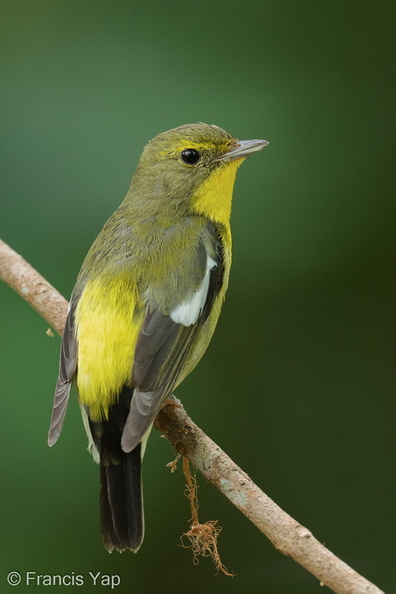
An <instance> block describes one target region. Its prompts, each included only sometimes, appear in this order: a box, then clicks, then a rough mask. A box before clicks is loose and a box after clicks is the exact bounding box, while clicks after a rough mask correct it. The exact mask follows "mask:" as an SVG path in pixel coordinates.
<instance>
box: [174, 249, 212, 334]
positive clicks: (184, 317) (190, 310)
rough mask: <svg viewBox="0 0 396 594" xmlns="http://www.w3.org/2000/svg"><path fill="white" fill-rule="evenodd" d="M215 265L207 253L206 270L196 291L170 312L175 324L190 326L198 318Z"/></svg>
mask: <svg viewBox="0 0 396 594" xmlns="http://www.w3.org/2000/svg"><path fill="white" fill-rule="evenodd" d="M215 266H216V262H215V261H214V260H213V258H211V257H210V256H209V255H208V257H207V260H206V272H205V276H204V278H203V281H202V283H201V286H200V287H199V288H198V290H197V291H194V294H193V296H192V297H191V298H190V299H188V300H186V301H183V302H182V303H180V305H178V306H177V307H175V308H174V309H173V310H172V311H171V313H170V318H171V319H172V320H173V321H174V322H176V324H182V325H183V326H191V325H192V324H195V322H196V321H197V320H198V317H199V314H200V313H201V311H202V309H203V306H204V305H205V301H206V297H207V295H208V289H209V280H210V271H211V270H212V268H214V267H215Z"/></svg>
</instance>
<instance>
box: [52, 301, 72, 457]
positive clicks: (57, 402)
mask: <svg viewBox="0 0 396 594" xmlns="http://www.w3.org/2000/svg"><path fill="white" fill-rule="evenodd" d="M74 309H75V307H74V305H71V306H70V309H69V313H68V316H67V319H66V324H65V330H64V333H63V339H62V346H61V354H60V365H59V375H58V381H57V384H56V388H55V395H54V405H53V409H52V416H51V422H50V428H49V432H48V445H50V446H52V445H54V443H56V441H57V440H58V438H59V435H60V434H61V431H62V426H63V421H64V419H65V415H66V409H67V405H68V402H69V395H70V390H71V386H72V381H73V377H74V374H75V372H76V368H77V341H76V337H75V335H74Z"/></svg>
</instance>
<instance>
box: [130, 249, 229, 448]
mask: <svg viewBox="0 0 396 594" xmlns="http://www.w3.org/2000/svg"><path fill="white" fill-rule="evenodd" d="M220 248H221V246H218V248H217V250H216V266H215V267H214V268H213V269H212V270H211V274H210V283H209V287H208V293H207V297H206V301H205V304H204V306H203V308H202V311H201V314H200V317H199V319H198V321H197V322H196V323H195V324H192V325H190V326H184V325H183V324H179V323H176V322H174V321H173V320H172V319H171V318H170V317H169V316H167V315H164V314H163V313H161V312H160V311H150V310H148V311H147V313H146V317H145V320H144V323H143V326H142V329H141V331H140V333H139V336H138V339H137V342H136V349H135V356H134V364H133V372H132V383H133V385H134V386H135V391H134V394H133V398H132V402H131V408H130V411H129V414H128V418H127V421H126V424H125V427H124V431H123V434H122V440H121V446H122V449H123V450H124V451H125V452H130V451H131V450H133V449H134V448H135V447H136V446H137V445H138V443H139V442H140V441H141V440H142V439H143V437H144V435H145V434H146V432H147V431H148V430H149V429H150V428H151V425H152V423H153V422H154V419H155V417H156V416H157V414H158V412H159V411H160V409H161V406H162V405H163V402H164V400H165V399H166V398H167V397H168V396H170V394H171V393H172V391H173V389H174V387H175V385H176V384H177V382H178V379H179V377H180V375H181V372H182V370H183V367H184V363H185V362H186V360H187V358H188V356H189V355H190V352H191V349H192V348H193V347H194V345H195V342H196V340H195V339H196V335H197V333H198V332H199V330H200V327H201V326H202V324H203V323H204V322H205V320H206V318H207V317H208V315H209V313H210V311H211V308H212V305H213V302H214V301H215V299H216V297H217V295H218V293H219V291H220V288H221V286H222V280H223V274H224V268H223V260H222V254H221V249H220Z"/></svg>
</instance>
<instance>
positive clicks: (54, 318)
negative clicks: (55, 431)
mask: <svg viewBox="0 0 396 594" xmlns="http://www.w3.org/2000/svg"><path fill="white" fill-rule="evenodd" d="M0 279H2V280H3V281H5V282H6V283H8V284H9V285H10V286H11V287H12V288H13V289H14V290H15V291H16V292H17V293H19V295H21V297H23V298H24V299H25V300H26V301H28V303H30V305H32V307H34V308H35V309H36V310H37V311H38V313H39V314H40V315H42V316H43V318H44V319H45V320H47V322H48V323H49V324H51V326H53V328H54V329H55V330H56V331H57V332H58V333H59V334H62V332H63V326H64V323H65V319H66V311H67V301H66V300H65V299H64V298H63V297H62V296H61V295H60V294H59V293H58V292H57V291H56V290H55V289H54V288H53V287H52V286H51V285H50V284H49V283H48V282H47V281H46V280H45V279H44V278H43V277H42V276H40V275H39V274H38V272H36V271H35V270H34V269H33V268H32V267H31V266H30V264H28V263H27V262H26V261H25V260H24V259H23V258H22V257H21V256H19V255H18V254H17V253H16V252H14V251H13V250H12V249H11V248H10V247H9V246H7V245H6V244H5V243H4V242H3V241H1V240H0ZM155 426H156V427H157V429H159V430H160V431H161V432H162V433H163V434H164V435H165V436H166V437H167V439H169V441H170V442H171V444H172V445H173V447H174V448H175V449H176V450H177V451H178V452H179V453H180V454H182V455H183V456H185V457H187V458H188V459H189V460H191V462H192V463H193V464H194V465H195V466H196V468H198V469H199V470H200V472H201V473H202V474H203V475H204V477H205V478H206V479H207V480H208V481H209V483H211V484H212V485H214V486H215V487H216V488H217V489H218V490H219V491H220V492H221V493H223V495H224V496H225V497H227V499H229V501H231V503H233V504H234V505H235V506H236V507H237V508H238V509H239V510H240V511H241V512H242V513H243V514H245V516H246V517H247V518H249V520H250V521H251V522H253V524H255V525H256V526H257V528H258V529H259V530H261V532H263V533H264V534H265V535H266V536H267V537H268V538H269V539H270V541H271V542H272V543H273V544H274V546H275V547H276V548H277V549H278V550H279V551H281V552H282V553H284V554H285V555H287V556H288V557H291V558H292V559H294V560H295V561H297V563H299V564H300V565H302V566H303V567H305V569H307V570H308V571H309V572H311V573H312V574H313V575H314V576H316V577H317V578H318V579H319V580H320V581H321V583H322V584H325V585H326V586H328V587H329V588H330V589H332V590H333V591H334V592H337V593H339V594H383V592H382V590H380V589H379V588H377V587H376V586H375V585H374V584H372V583H371V582H369V581H367V580H366V579H365V578H364V577H362V576H361V575H359V574H358V573H356V571H354V570H353V569H351V568H350V567H349V566H348V565H346V564H345V563H344V562H343V561H341V559H339V558H338V557H336V556H335V555H334V554H333V553H331V552H330V551H329V550H328V549H327V548H326V547H324V546H323V545H322V544H321V543H320V542H319V541H318V540H317V539H316V538H315V537H314V536H313V535H312V533H311V532H310V531H309V530H308V529H307V528H304V526H301V525H300V524H299V523H298V522H297V521H296V520H294V519H293V518H292V517H291V516H289V515H288V514H287V513H286V512H284V511H283V510H282V509H281V508H280V507H279V506H278V505H277V504H276V503H275V502H274V501H272V499H270V498H269V497H268V496H267V495H266V494H265V493H263V491H261V490H260V489H259V488H258V487H257V485H255V484H254V483H253V481H252V480H251V479H250V478H249V477H248V476H247V474H246V473H245V472H243V470H241V468H239V467H238V466H237V465H236V464H235V463H234V462H233V461H232V460H231V458H229V457H228V456H227V454H226V453H225V452H223V451H222V450H221V449H220V448H219V446H218V445H216V444H215V443H214V441H212V440H211V439H210V438H209V437H208V436H207V435H205V433H203V431H201V429H199V427H197V425H195V423H193V421H192V420H191V419H190V417H189V416H188V415H187V413H186V411H185V410H184V408H183V407H182V406H180V407H178V406H166V407H165V408H163V409H162V411H161V412H160V413H159V415H158V417H157V419H156V422H155Z"/></svg>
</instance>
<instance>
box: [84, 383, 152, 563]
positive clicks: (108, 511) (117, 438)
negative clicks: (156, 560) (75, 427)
mask: <svg viewBox="0 0 396 594" xmlns="http://www.w3.org/2000/svg"><path fill="white" fill-rule="evenodd" d="M132 395H133V389H132V388H129V387H128V386H124V388H123V389H122V391H121V393H120V394H119V398H118V401H117V402H116V403H115V404H113V405H112V406H110V407H109V410H108V414H107V418H105V419H102V420H101V421H92V420H91V419H90V418H89V408H88V409H87V411H86V413H87V417H88V423H86V428H87V429H88V432H89V433H90V434H91V437H92V439H91V442H92V441H93V443H94V446H93V449H94V450H95V451H96V450H97V452H96V456H94V457H95V458H98V459H99V460H98V461H99V464H100V483H101V490H100V523H101V532H102V539H103V544H104V546H105V547H106V549H107V550H108V551H112V550H113V549H116V550H117V551H120V552H121V551H124V550H125V549H130V550H131V551H137V550H138V549H139V547H140V545H141V544H142V541H143V536H144V513H143V493H142V479H141V463H142V455H143V447H142V444H140V443H139V444H138V445H137V446H136V447H135V448H134V449H133V450H132V451H131V452H124V451H123V450H122V448H121V436H122V432H123V429H124V426H125V422H126V419H127V417H128V413H129V410H130V404H131V398H132ZM83 418H84V414H83Z"/></svg>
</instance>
